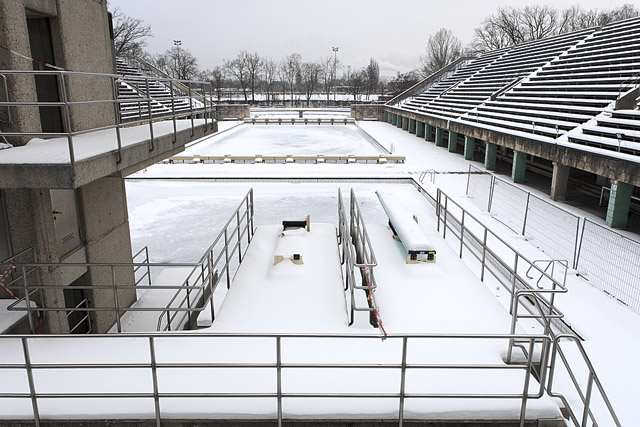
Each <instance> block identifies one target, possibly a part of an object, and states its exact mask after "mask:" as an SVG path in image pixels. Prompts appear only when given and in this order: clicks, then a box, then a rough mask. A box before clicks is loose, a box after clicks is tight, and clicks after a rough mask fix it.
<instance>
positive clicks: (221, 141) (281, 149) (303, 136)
mask: <svg viewBox="0 0 640 427" xmlns="http://www.w3.org/2000/svg"><path fill="white" fill-rule="evenodd" d="M184 154H185V155H197V156H207V155H210V156H213V155H225V154H232V155H248V156H253V155H256V154H261V155H263V156H270V155H281V156H286V155H288V154H293V155H312V156H315V155H317V154H325V155H332V154H338V155H349V154H359V155H376V156H377V155H379V154H386V152H385V151H383V150H382V148H381V147H380V146H379V145H378V144H377V143H376V141H375V140H374V139H373V138H372V137H371V136H369V135H368V134H367V133H366V132H364V131H363V130H362V129H360V128H359V127H357V126H355V125H352V124H347V125H345V124H335V125H318V124H317V123H316V124H312V123H309V124H308V125H305V124H296V125H291V124H282V125H279V124H277V123H273V124H268V125H261V124H256V125H252V124H244V125H241V126H238V127H237V128H234V129H232V130H230V131H228V132H225V133H223V134H222V135H218V136H212V137H210V138H206V139H204V140H202V142H200V143H198V144H194V145H193V146H191V147H190V148H188V149H187V150H185V153H184Z"/></svg>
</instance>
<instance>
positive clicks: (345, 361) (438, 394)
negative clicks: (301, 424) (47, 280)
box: [0, 332, 550, 427]
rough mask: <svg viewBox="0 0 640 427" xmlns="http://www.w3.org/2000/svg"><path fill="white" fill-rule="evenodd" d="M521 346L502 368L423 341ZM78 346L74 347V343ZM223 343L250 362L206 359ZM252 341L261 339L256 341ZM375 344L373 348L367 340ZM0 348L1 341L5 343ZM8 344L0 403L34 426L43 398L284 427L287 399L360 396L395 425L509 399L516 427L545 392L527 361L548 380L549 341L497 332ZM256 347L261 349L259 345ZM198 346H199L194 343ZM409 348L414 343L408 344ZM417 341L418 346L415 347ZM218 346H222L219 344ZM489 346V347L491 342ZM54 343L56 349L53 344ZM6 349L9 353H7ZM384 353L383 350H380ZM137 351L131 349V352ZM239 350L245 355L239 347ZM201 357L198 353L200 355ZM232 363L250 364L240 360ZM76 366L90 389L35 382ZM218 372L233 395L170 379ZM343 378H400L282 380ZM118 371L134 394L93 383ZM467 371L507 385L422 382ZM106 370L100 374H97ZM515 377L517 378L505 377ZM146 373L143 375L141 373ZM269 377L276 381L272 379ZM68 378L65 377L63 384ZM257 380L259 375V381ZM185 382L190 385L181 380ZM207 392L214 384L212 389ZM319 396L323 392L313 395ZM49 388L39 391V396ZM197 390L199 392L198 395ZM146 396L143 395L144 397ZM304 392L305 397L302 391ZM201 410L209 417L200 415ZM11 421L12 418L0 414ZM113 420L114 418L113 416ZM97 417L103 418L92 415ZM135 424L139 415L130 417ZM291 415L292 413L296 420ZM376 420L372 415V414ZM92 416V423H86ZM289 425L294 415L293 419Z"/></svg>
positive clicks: (466, 348)
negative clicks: (380, 404) (85, 353)
mask: <svg viewBox="0 0 640 427" xmlns="http://www.w3.org/2000/svg"><path fill="white" fill-rule="evenodd" d="M513 339H518V340H523V341H526V342H527V343H528V345H527V348H528V349H529V350H530V351H529V352H528V357H527V358H526V359H525V360H523V361H522V362H521V363H518V364H511V365H509V364H504V363H499V362H484V363H477V362H476V363H468V362H464V361H461V360H460V358H455V359H456V360H455V361H451V359H450V358H448V357H447V356H446V354H440V355H435V354H434V352H433V351H426V352H425V351H424V344H425V343H428V347H429V348H431V349H432V348H441V347H442V346H446V344H447V342H455V343H456V344H457V345H456V349H458V351H462V354H475V352H476V351H477V349H478V348H483V346H484V343H491V342H496V341H497V342H504V343H505V344H506V343H507V342H508V340H513ZM42 340H46V342H47V345H46V346H42V345H38V344H39V341H42ZM77 340H80V341H77ZM93 340H100V342H101V344H102V345H107V346H108V347H110V348H119V349H121V351H119V352H109V353H105V354H96V355H94V357H93V358H92V362H78V361H77V360H75V358H73V357H70V358H68V357H65V358H59V357H55V356H53V357H51V355H50V353H47V349H49V350H50V349H51V348H53V347H55V346H56V345H59V346H64V348H65V351H68V350H69V349H70V348H73V347H74V345H75V344H76V343H77V345H78V346H80V347H83V348H84V347H86V348H93V347H92V345H91V343H92V341H93ZM230 340H239V341H241V343H242V348H243V349H244V348H246V346H247V345H251V344H253V345H252V348H253V349H254V351H253V352H252V357H251V358H249V359H247V358H246V357H242V356H241V355H240V354H236V352H232V354H227V355H226V356H224V355H223V356H218V355H216V354H215V352H214V353H211V352H210V349H211V345H212V344H217V343H218V342H220V343H229V341H230ZM258 340H259V341H258ZM310 340H313V341H314V342H316V343H320V342H322V348H324V349H327V348H328V349H332V348H335V351H330V352H327V353H326V354H327V355H328V356H327V357H320V358H318V357H317V355H313V356H312V354H313V353H312V352H309V351H308V350H307V351H303V349H305V348H307V346H308V344H309V341H310ZM372 340H373V341H377V343H371V341H372ZM3 341H4V342H3ZM9 341H13V343H12V344H13V345H11V346H10V348H12V349H13V351H12V356H13V357H12V359H9V360H18V361H17V362H11V361H9V362H1V363H0V370H11V371H13V372H23V373H24V378H26V380H24V381H23V382H24V383H25V386H23V387H22V390H19V389H20V388H19V387H18V390H17V389H16V387H15V386H8V385H7V384H6V383H4V384H0V398H3V399H16V400H18V399H29V400H30V401H31V410H32V415H33V420H34V423H35V425H36V427H38V426H39V425H40V423H41V420H42V419H43V418H48V417H49V416H50V415H49V414H47V413H42V412H41V406H42V402H45V401H47V400H57V401H58V402H61V403H60V405H64V404H65V403H64V402H65V401H66V402H69V399H78V400H91V399H108V400H112V399H113V400H116V399H129V400H130V399H135V400H139V401H141V402H142V401H153V410H151V411H149V412H148V413H145V414H144V415H143V417H148V416H151V417H154V418H155V420H156V425H157V426H160V425H161V423H162V420H163V418H164V419H166V418H169V416H170V414H173V415H174V416H175V409H174V410H173V411H169V412H170V414H169V413H167V412H163V409H162V406H163V402H166V400H168V399H183V400H188V399H204V398H209V399H216V398H217V399H223V402H224V403H222V404H221V405H218V406H216V405H215V403H211V404H209V405H207V408H208V409H207V410H205V413H204V414H203V417H207V415H213V414H216V417H217V418H219V417H220V416H221V414H222V415H224V414H225V413H226V412H225V409H227V410H228V408H227V407H226V404H227V402H229V400H228V399H229V398H232V399H233V400H240V399H246V400H249V399H271V400H272V401H273V403H274V406H273V408H272V409H271V410H269V412H270V413H275V414H276V418H277V424H278V426H282V424H283V421H284V420H285V410H284V408H283V402H284V401H295V400H301V399H303V400H307V399H314V398H315V399H323V400H326V399H345V400H353V399H357V398H364V399H375V400H385V399H386V400H389V399H393V400H395V401H397V405H398V406H397V408H398V410H397V418H396V419H397V421H398V425H399V426H402V425H403V423H404V420H405V403H406V402H407V401H408V400H411V401H415V400H418V399H437V400H441V399H461V400H466V399H468V400H470V401H477V400H478V399H495V400H498V401H505V400H516V401H519V402H520V403H519V413H517V415H516V414H514V415H515V416H514V418H516V417H517V419H518V420H519V425H520V426H521V427H523V426H524V425H525V421H526V411H527V404H528V403H529V401H530V400H533V399H539V398H541V397H542V396H543V395H544V381H539V382H538V385H537V386H536V385H535V383H536V378H535V376H534V375H535V373H534V364H536V363H538V362H542V363H541V367H540V374H541V375H542V378H546V366H547V360H546V359H545V360H542V361H540V360H538V359H537V358H535V357H534V353H535V352H534V349H535V347H537V346H544V347H548V346H549V342H550V338H549V337H547V336H544V335H500V334H393V335H389V336H388V337H387V340H386V341H384V342H380V339H379V337H377V336H375V335H363V334H350V335H344V334H342V335H341V334H327V335H321V334H211V333H198V334H193V333H191V334H185V333H182V334H180V333H175V332H174V333H170V334H162V335H154V334H126V335H91V336H82V337H78V336H75V337H70V336H68V335H58V336H47V337H33V336H13V337H11V336H0V342H2V343H3V344H4V343H5V342H6V343H7V345H9ZM363 341H364V342H365V344H366V345H365V346H364V347H365V348H371V346H372V345H377V346H381V347H382V346H384V347H383V348H384V349H385V351H380V352H379V353H378V354H377V355H376V354H374V355H372V356H371V357H370V358H369V359H368V360H367V361H364V362H363V361H362V359H361V358H358V357H355V358H354V357H352V355H350V354H349V353H345V352H344V351H343V349H344V348H345V346H344V345H346V348H357V347H358V344H360V343H362V342H363ZM257 342H259V344H257ZM198 344H200V346H198ZM409 344H411V345H409ZM420 344H423V345H420ZM219 345H224V344H219ZM489 345H491V344H489ZM52 346H53V347H52ZM185 346H188V347H189V348H191V349H192V350H193V351H194V352H195V353H194V355H196V357H194V358H191V359H190V360H189V361H176V358H175V356H174V355H175V354H176V352H177V349H178V348H180V347H185ZM4 348H8V347H7V346H5V347H4ZM380 349H381V350H382V348H380ZM133 350H135V352H134V351H133ZM241 351H244V350H241ZM131 353H135V354H138V356H136V357H128V358H125V359H123V357H122V355H123V354H131ZM197 355H199V356H197ZM238 360H249V361H243V362H239V361H238ZM69 369H73V370H74V371H75V372H83V371H87V372H91V375H92V378H93V379H94V380H93V381H92V382H91V384H89V383H86V382H81V383H76V384H75V386H74V387H65V388H62V389H60V388H57V389H52V388H51V387H47V386H46V385H45V384H44V383H43V382H41V381H47V380H46V379H44V380H43V378H45V377H43V376H41V375H38V373H39V372H42V371H47V372H48V373H49V375H48V376H46V378H51V377H55V376H56V375H57V374H59V375H66V374H65V372H66V371H68V370H69ZM246 369H251V372H252V373H253V374H255V375H258V372H261V371H264V372H266V373H267V374H268V375H267V377H268V378H269V379H268V380H265V382H266V384H262V383H261V382H262V381H261V380H258V379H257V377H253V374H252V378H253V379H252V381H248V382H247V381H244V382H243V381H241V378H242V373H241V372H242V370H246ZM220 370H224V371H225V372H226V373H227V374H228V375H229V376H230V377H231V378H236V376H235V375H237V378H238V380H240V383H241V384H243V385H239V386H237V387H234V388H233V390H234V391H233V392H229V391H215V390H216V389H219V388H220V387H215V384H213V385H211V384H210V387H207V388H206V389H207V390H209V391H193V389H192V388H191V387H190V388H188V389H186V390H185V388H184V383H183V381H184V380H181V381H178V382H175V381H172V380H171V375H170V373H171V372H173V373H176V371H179V372H180V378H181V379H183V378H184V375H187V378H188V377H191V376H193V375H195V377H193V378H196V377H197V378H206V374H207V373H208V372H211V371H220ZM331 370H332V371H333V372H340V373H344V372H346V373H348V374H349V375H350V376H351V375H354V376H356V377H357V378H359V379H361V380H363V381H364V380H365V378H370V377H371V375H384V373H386V372H390V371H391V372H393V371H395V372H397V373H398V376H397V377H396V379H395V380H394V381H391V382H389V381H384V382H383V384H381V385H379V386H378V387H376V389H374V390H373V391H372V390H371V389H369V388H366V387H365V388H363V387H361V386H359V384H361V381H356V382H355V383H352V384H351V385H349V386H347V387H345V386H344V384H342V383H341V382H340V381H338V382H337V383H335V382H334V383H333V384H334V385H333V387H332V388H327V387H324V386H322V385H321V384H322V380H321V379H320V376H318V377H313V375H308V376H307V377H305V384H304V387H299V386H296V384H293V383H290V382H288V381H287V378H290V377H289V376H288V375H287V374H289V373H292V372H300V371H303V372H304V371H307V372H317V373H321V374H322V375H324V374H325V373H327V375H330V373H329V372H330V371H331ZM123 371H129V372H132V373H133V372H137V373H142V374H145V375H144V380H143V381H142V383H136V387H134V388H133V390H132V388H131V387H130V384H129V383H128V382H127V381H121V382H119V383H118V385H116V386H115V387H114V386H111V387H100V386H99V385H98V386H96V381H99V380H100V378H102V379H105V378H113V377H114V376H119V377H122V372H123ZM471 371H478V372H481V373H482V375H480V376H481V377H483V378H485V381H488V380H487V378H492V379H494V380H495V379H496V378H500V377H501V375H503V374H504V375H505V378H511V380H510V381H509V382H508V385H502V386H500V387H475V388H474V387H472V386H471V387H470V383H469V382H468V381H465V382H462V383H460V384H458V385H457V386H456V385H455V383H454V384H453V385H452V384H451V383H449V381H447V382H446V383H447V384H446V385H443V386H441V387H439V386H438V385H437V384H434V383H433V382H432V381H431V382H430V381H420V378H421V375H423V374H425V373H427V374H428V373H429V372H436V374H437V372H446V373H447V374H448V375H449V376H452V375H465V376H466V375H469V373H470V372H471ZM101 372H104V375H102V374H101ZM514 372H516V373H517V372H522V375H516V374H511V373H514ZM146 373H148V375H146ZM270 373H273V375H269V374H270ZM65 378H66V377H65ZM260 378H262V377H260ZM187 381H188V380H187ZM211 386H213V387H211ZM319 388H320V389H322V390H323V391H322V392H316V391H313V390H317V389H319ZM43 389H44V390H46V391H42V390H43ZM199 389H200V390H203V388H199ZM141 390H144V391H141ZM309 390H311V391H309ZM70 404H71V405H75V406H77V404H78V402H77V401H76V402H74V401H73V400H71V401H70ZM207 411H210V412H208V413H207ZM5 415H9V414H5ZM112 415H114V416H117V415H118V413H117V412H116V413H113V414H112ZM94 417H100V418H101V419H104V415H94ZM138 417H140V415H137V416H136V418H138ZM293 417H295V416H293ZM374 417H375V416H374ZM89 418H92V417H91V416H89ZM292 419H295V418H292Z"/></svg>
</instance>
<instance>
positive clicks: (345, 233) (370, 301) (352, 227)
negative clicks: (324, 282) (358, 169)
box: [338, 188, 382, 329]
mask: <svg viewBox="0 0 640 427" xmlns="http://www.w3.org/2000/svg"><path fill="white" fill-rule="evenodd" d="M349 206H350V207H349V217H347V211H346V208H345V205H344V200H343V198H342V192H341V190H340V189H339V188H338V244H339V246H340V261H341V263H342V265H343V268H344V272H343V282H344V290H345V291H348V292H349V296H350V299H349V302H348V304H347V305H348V309H349V326H351V325H353V322H354V320H355V312H356V311H366V312H369V313H370V314H369V316H370V317H369V322H370V323H371V325H372V326H374V327H380V328H381V329H382V325H381V323H382V321H381V320H380V317H379V316H380V315H379V311H380V310H379V307H378V304H377V302H376V299H375V295H374V293H375V291H376V289H377V287H378V285H377V283H376V278H375V275H374V272H373V269H374V267H376V266H377V265H378V261H377V260H376V256H375V254H374V252H373V246H372V245H371V240H370V239H369V234H368V233H367V228H366V226H365V224H364V219H363V218H362V212H361V210H360V206H359V205H358V201H357V199H356V195H355V192H354V191H353V189H351V192H350V203H349ZM356 271H358V272H359V276H360V278H359V280H357V279H356ZM356 290H362V291H364V293H365V295H366V300H367V305H366V306H361V305H359V304H358V302H357V297H356V292H355V291H356Z"/></svg>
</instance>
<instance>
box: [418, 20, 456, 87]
mask: <svg viewBox="0 0 640 427" xmlns="http://www.w3.org/2000/svg"><path fill="white" fill-rule="evenodd" d="M461 55H462V43H460V40H459V39H458V38H457V37H456V36H454V35H453V32H451V30H449V29H446V28H440V29H439V30H438V31H437V32H436V33H435V34H433V35H430V36H429V40H428V41H427V47H426V56H423V57H422V58H420V62H421V65H420V71H421V72H422V74H423V76H425V77H426V76H428V75H430V74H432V73H433V72H435V71H437V70H439V69H441V68H442V67H444V66H446V65H447V64H449V63H451V62H452V61H454V60H456V59H458V58H459V57H460V56H461Z"/></svg>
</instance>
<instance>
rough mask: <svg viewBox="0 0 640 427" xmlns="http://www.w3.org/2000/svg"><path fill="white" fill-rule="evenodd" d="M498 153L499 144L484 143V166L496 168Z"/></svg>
mask: <svg viewBox="0 0 640 427" xmlns="http://www.w3.org/2000/svg"><path fill="white" fill-rule="evenodd" d="M497 153H498V146H497V145H496V144H492V143H490V142H487V143H485V145H484V168H485V169H486V170H490V171H494V170H496V155H497Z"/></svg>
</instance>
